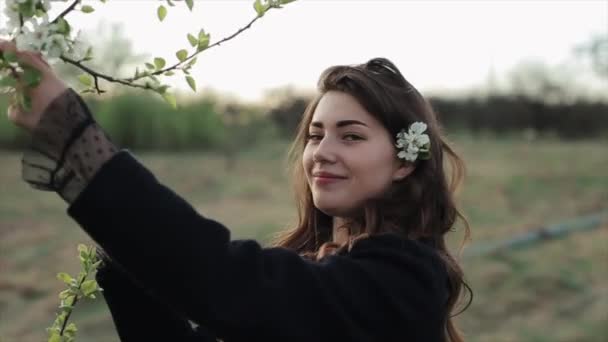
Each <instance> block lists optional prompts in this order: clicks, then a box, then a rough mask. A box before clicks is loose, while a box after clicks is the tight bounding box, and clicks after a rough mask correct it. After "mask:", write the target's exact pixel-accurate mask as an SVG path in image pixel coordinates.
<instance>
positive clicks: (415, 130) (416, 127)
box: [410, 121, 426, 135]
mask: <svg viewBox="0 0 608 342" xmlns="http://www.w3.org/2000/svg"><path fill="white" fill-rule="evenodd" d="M424 131H426V124H425V123H424V122H420V121H417V122H414V123H413V124H412V125H411V126H410V134H414V135H420V134H422V132H424Z"/></svg>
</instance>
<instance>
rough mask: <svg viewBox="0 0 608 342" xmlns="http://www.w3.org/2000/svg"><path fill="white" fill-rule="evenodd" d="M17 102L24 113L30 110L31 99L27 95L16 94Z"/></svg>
mask: <svg viewBox="0 0 608 342" xmlns="http://www.w3.org/2000/svg"><path fill="white" fill-rule="evenodd" d="M17 102H18V103H19V105H20V106H21V108H23V109H24V110H25V111H26V112H29V111H31V110H32V98H31V97H30V96H29V95H25V94H23V93H18V94H17Z"/></svg>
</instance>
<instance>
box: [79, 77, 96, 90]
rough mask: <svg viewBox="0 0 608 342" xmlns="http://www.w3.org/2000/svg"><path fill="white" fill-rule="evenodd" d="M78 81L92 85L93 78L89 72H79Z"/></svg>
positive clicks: (88, 85)
mask: <svg viewBox="0 0 608 342" xmlns="http://www.w3.org/2000/svg"><path fill="white" fill-rule="evenodd" d="M78 81H80V83H82V84H84V85H85V86H87V87H90V86H92V85H93V78H92V77H91V75H89V74H81V75H80V76H78Z"/></svg>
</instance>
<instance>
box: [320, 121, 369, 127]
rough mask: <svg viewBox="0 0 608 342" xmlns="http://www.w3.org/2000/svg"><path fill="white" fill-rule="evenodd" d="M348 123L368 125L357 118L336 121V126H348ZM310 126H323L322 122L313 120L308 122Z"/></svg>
mask: <svg viewBox="0 0 608 342" xmlns="http://www.w3.org/2000/svg"><path fill="white" fill-rule="evenodd" d="M349 125H362V126H365V127H369V126H367V125H366V124H364V123H363V122H361V121H358V120H341V121H338V122H337V123H336V127H338V128H340V127H344V126H349ZM310 126H312V127H319V128H323V123H322V122H320V121H313V122H311V123H310Z"/></svg>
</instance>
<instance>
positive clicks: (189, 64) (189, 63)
mask: <svg viewBox="0 0 608 342" xmlns="http://www.w3.org/2000/svg"><path fill="white" fill-rule="evenodd" d="M196 58H197V57H194V58H192V59H191V60H190V62H188V65H187V66H188V68H190V67H192V66H193V65H194V63H196Z"/></svg>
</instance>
